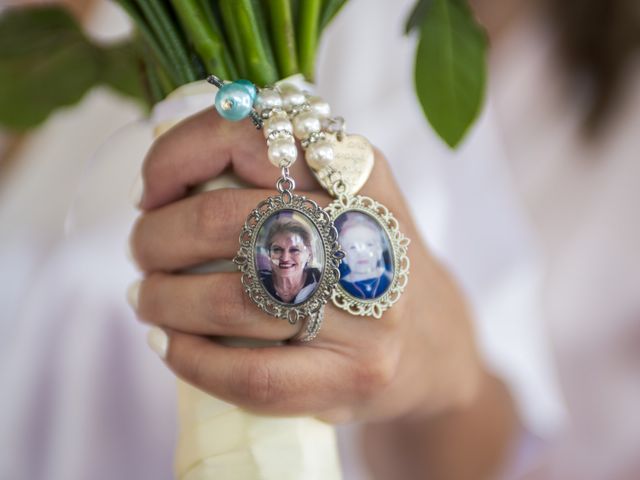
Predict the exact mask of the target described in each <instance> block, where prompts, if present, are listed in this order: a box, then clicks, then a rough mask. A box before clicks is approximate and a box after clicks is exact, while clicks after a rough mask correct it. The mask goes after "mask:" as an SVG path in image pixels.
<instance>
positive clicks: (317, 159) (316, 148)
mask: <svg viewBox="0 0 640 480" xmlns="http://www.w3.org/2000/svg"><path fill="white" fill-rule="evenodd" d="M334 157H335V153H334V151H333V145H331V143H329V142H327V141H326V140H319V141H317V142H315V143H312V144H311V145H309V146H308V147H307V151H306V153H305V158H306V160H307V163H308V164H309V166H310V167H311V168H313V169H314V170H320V169H321V168H324V167H326V166H328V165H330V164H331V162H333V159H334Z"/></svg>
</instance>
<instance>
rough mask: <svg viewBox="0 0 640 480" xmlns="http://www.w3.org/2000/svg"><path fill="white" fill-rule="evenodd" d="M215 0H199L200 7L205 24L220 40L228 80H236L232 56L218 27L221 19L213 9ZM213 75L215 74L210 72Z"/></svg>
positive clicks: (216, 10)
mask: <svg viewBox="0 0 640 480" xmlns="http://www.w3.org/2000/svg"><path fill="white" fill-rule="evenodd" d="M214 1H216V0H200V6H201V8H202V11H203V12H204V15H205V18H206V20H207V23H208V24H209V25H210V26H211V28H212V29H213V32H214V33H215V34H216V35H217V36H218V38H220V41H221V42H222V57H223V59H224V63H225V65H226V66H227V69H228V70H229V80H233V79H237V78H239V77H238V69H237V67H236V65H235V62H234V61H233V55H232V54H231V51H230V49H229V45H228V43H227V40H226V39H225V36H224V32H223V30H222V28H221V26H220V22H221V21H222V19H221V18H220V15H221V14H220V9H214V6H213V2H214ZM212 73H215V72H212Z"/></svg>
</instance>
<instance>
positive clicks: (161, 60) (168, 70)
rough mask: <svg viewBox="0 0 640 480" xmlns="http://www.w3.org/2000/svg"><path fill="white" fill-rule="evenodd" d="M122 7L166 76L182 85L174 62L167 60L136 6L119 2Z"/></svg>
mask: <svg viewBox="0 0 640 480" xmlns="http://www.w3.org/2000/svg"><path fill="white" fill-rule="evenodd" d="M117 2H118V3H119V4H120V6H121V7H122V8H123V9H124V10H125V11H126V12H127V14H128V15H129V16H130V17H131V19H132V20H133V22H134V23H135V25H136V28H137V29H138V31H139V32H140V35H141V36H142V38H143V41H144V43H145V44H146V45H147V46H148V47H149V50H150V51H151V54H152V55H153V57H154V59H155V60H156V62H157V63H158V64H159V68H162V69H163V70H164V72H165V76H167V75H168V76H169V77H171V79H172V83H173V84H174V85H176V86H177V85H179V84H180V74H179V73H178V72H177V70H176V69H175V67H174V66H173V65H172V62H171V61H170V60H169V58H167V55H166V54H165V52H164V51H163V50H162V48H161V47H160V45H159V44H158V42H157V40H156V38H155V37H154V35H153V33H152V32H151V30H149V26H148V24H147V22H146V21H145V20H144V18H143V17H142V15H141V14H140V12H139V11H138V9H137V8H136V6H135V5H134V4H133V2H132V1H130V0H117Z"/></svg>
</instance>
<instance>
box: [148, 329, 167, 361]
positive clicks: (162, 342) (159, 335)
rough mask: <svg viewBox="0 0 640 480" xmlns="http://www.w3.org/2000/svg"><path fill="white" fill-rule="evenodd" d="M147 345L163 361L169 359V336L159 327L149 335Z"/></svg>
mask: <svg viewBox="0 0 640 480" xmlns="http://www.w3.org/2000/svg"><path fill="white" fill-rule="evenodd" d="M147 343H148V344H149V347H151V350H153V351H154V352H156V354H157V355H158V356H159V357H160V358H161V359H163V360H164V359H166V358H167V351H168V350H169V336H168V335H167V334H166V333H165V331H164V330H162V329H161V328H158V327H152V328H151V329H150V330H149V333H147Z"/></svg>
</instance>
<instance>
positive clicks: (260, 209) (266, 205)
mask: <svg viewBox="0 0 640 480" xmlns="http://www.w3.org/2000/svg"><path fill="white" fill-rule="evenodd" d="M284 210H293V211H295V212H298V213H300V214H302V215H304V216H305V217H306V218H307V219H308V220H309V221H310V223H311V224H312V225H313V226H314V227H315V228H316V230H317V231H318V233H319V234H320V238H321V240H322V247H323V250H324V268H323V269H322V274H321V277H320V282H319V284H318V287H317V288H316V290H315V292H313V294H312V295H311V296H310V297H309V298H307V299H306V300H305V301H304V302H302V303H300V304H297V305H291V304H286V303H282V302H279V301H278V300H276V299H274V298H273V297H272V296H271V295H270V294H269V292H268V291H267V290H266V288H265V287H264V285H263V283H262V281H261V280H260V274H259V272H258V268H257V266H256V255H255V252H256V247H257V245H256V243H257V240H258V233H259V232H260V229H261V227H262V225H263V224H264V223H265V222H266V221H267V220H268V219H269V218H271V217H272V216H273V215H275V214H277V213H278V212H280V211H284ZM343 256H344V255H343V253H342V251H341V250H340V247H339V245H338V232H337V230H336V228H335V227H334V225H333V222H332V221H331V217H330V216H329V214H328V213H327V212H325V211H324V210H323V209H322V208H321V207H320V206H319V205H318V204H317V203H316V202H314V201H313V200H310V199H308V198H306V197H304V196H301V195H296V194H294V193H292V192H291V191H289V190H284V191H282V192H281V194H280V195H276V196H273V197H269V198H267V199H265V200H263V201H262V202H260V203H259V204H258V205H257V206H256V208H255V209H254V210H253V211H252V212H251V213H250V214H249V216H248V217H247V220H246V221H245V224H244V227H243V228H242V231H241V232H240V249H239V250H238V254H237V255H236V257H235V258H234V259H233V261H234V263H235V264H236V265H238V269H239V270H240V271H241V272H242V285H243V286H244V290H245V291H246V292H247V294H248V295H249V297H251V300H253V302H254V303H255V304H256V305H257V306H258V307H259V308H260V309H261V310H263V311H264V312H266V313H268V314H269V315H273V316H274V317H278V318H284V319H287V320H288V321H289V323H291V324H295V323H296V322H297V321H298V320H303V319H304V320H306V321H307V328H308V329H313V330H314V332H311V333H312V334H313V335H314V336H315V334H317V330H319V326H320V323H321V322H322V315H321V313H322V309H323V307H324V304H325V303H327V301H328V300H329V298H331V294H332V292H333V290H334V288H335V285H336V283H337V282H338V280H339V279H340V270H339V265H340V261H341V260H342V257H343ZM316 324H317V326H316ZM312 327H313V328H312ZM305 340H308V338H305Z"/></svg>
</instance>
